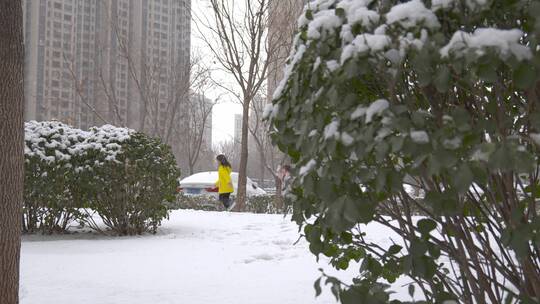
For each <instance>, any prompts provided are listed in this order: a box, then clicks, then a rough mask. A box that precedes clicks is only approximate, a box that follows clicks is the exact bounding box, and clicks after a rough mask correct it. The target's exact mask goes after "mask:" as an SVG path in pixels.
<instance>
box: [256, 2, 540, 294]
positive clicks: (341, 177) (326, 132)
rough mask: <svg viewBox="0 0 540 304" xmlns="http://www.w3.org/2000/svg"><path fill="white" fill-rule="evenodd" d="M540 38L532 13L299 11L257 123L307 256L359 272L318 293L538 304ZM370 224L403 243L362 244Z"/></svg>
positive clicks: (449, 5)
mask: <svg viewBox="0 0 540 304" xmlns="http://www.w3.org/2000/svg"><path fill="white" fill-rule="evenodd" d="M402 2H403V3H402ZM539 38H540V2H538V1H528V0H431V1H429V0H427V1H420V0H412V1H386V0H385V1H383V0H380V1H378V0H315V1H311V2H309V3H308V4H307V5H306V8H305V10H304V12H303V14H302V16H301V18H300V19H299V33H298V35H297V37H296V38H295V43H294V50H293V53H292V54H291V56H290V60H289V64H288V66H287V67H286V69H285V78H284V80H283V82H282V83H281V85H280V86H279V87H278V89H277V90H276V93H275V96H274V101H273V104H272V105H271V106H270V107H268V108H267V110H266V111H265V113H266V114H267V116H268V117H269V118H270V119H271V121H272V130H273V133H274V134H273V138H274V140H275V143H276V144H277V145H278V146H279V147H280V149H281V150H283V151H284V152H286V153H287V154H288V155H289V156H290V157H291V159H292V160H293V162H294V165H295V173H296V178H295V181H294V183H293V187H292V188H293V189H292V191H291V197H292V199H293V201H294V214H293V217H294V219H295V220H296V221H297V222H298V223H299V224H300V225H302V226H303V227H304V232H305V235H306V238H307V240H308V241H309V242H310V243H311V246H310V249H311V251H312V252H313V253H314V254H317V255H318V254H325V255H327V256H329V257H331V259H332V262H333V264H334V265H335V266H336V267H337V268H347V267H348V265H349V262H350V261H351V260H357V261H362V267H361V272H360V274H359V276H358V278H357V279H356V280H355V281H354V283H353V284H352V285H343V284H340V282H339V281H337V280H335V279H328V280H327V281H328V283H331V284H332V285H333V289H332V291H334V292H335V294H336V295H337V296H338V297H339V298H340V299H341V301H342V302H343V303H360V302H361V303H383V302H384V303H386V302H387V301H388V299H389V294H388V292H387V291H386V290H385V286H384V285H383V284H381V283H382V282H386V283H392V282H394V281H395V280H396V278H398V277H400V276H408V277H409V278H410V279H411V280H412V281H413V282H414V283H415V284H413V285H411V286H412V287H411V288H410V291H411V294H413V293H414V291H415V289H414V286H416V290H417V291H418V290H421V293H422V297H425V298H426V299H427V301H428V302H430V303H432V302H437V303H455V301H459V302H464V303H484V302H490V303H502V302H504V301H506V300H508V302H507V303H515V302H519V301H524V302H526V303H539V302H538V301H539V299H540V287H539V286H540V262H539V261H540V243H539V242H540V218H539V216H538V209H537V208H538V204H537V199H538V198H537V197H538V196H540V191H538V189H540V180H539V174H538V168H539V156H540V154H539V147H540V140H539V139H540V135H539V134H540V112H539V109H540V100H539V96H540V82H539V79H540V77H539V72H540V52H539V51H540V47H539ZM412 210H414V212H417V211H418V210H421V213H422V214H423V217H422V218H413V215H414V212H413V211H412ZM386 215H388V216H386ZM312 216H315V218H316V220H315V221H314V222H312V221H310V222H308V221H306V219H311V218H312ZM373 221H376V222H378V223H380V224H382V225H385V226H387V227H390V228H391V229H393V230H394V231H396V232H398V233H399V234H400V235H401V236H402V239H400V240H391V241H390V242H389V244H372V243H370V242H369V239H370V236H369V235H367V236H366V235H364V234H363V231H362V226H361V225H359V224H362V223H369V222H373ZM319 282H320V281H319ZM418 287H420V288H418ZM316 288H317V289H318V291H320V288H319V285H318V284H316ZM445 301H447V302H445Z"/></svg>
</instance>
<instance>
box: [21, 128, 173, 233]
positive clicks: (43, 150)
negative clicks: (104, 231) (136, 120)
mask: <svg viewBox="0 0 540 304" xmlns="http://www.w3.org/2000/svg"><path fill="white" fill-rule="evenodd" d="M25 159H26V162H25V194H24V195H25V196H24V206H23V214H24V216H23V219H24V226H23V229H24V230H25V231H27V232H33V231H36V230H37V229H40V230H42V231H46V232H52V231H55V230H65V229H66V228H67V226H68V225H69V223H70V222H72V221H74V220H78V221H81V222H84V223H86V224H88V225H89V226H90V227H92V228H93V229H96V230H101V228H100V225H99V224H98V223H96V221H95V218H94V216H93V215H94V213H96V214H97V215H99V216H100V217H101V221H102V222H103V223H104V224H105V225H106V226H107V227H109V228H110V229H111V230H113V231H114V232H115V233H116V234H119V235H125V234H136V233H139V234H140V233H142V232H145V231H150V232H155V231H156V229H157V227H158V226H159V225H160V223H161V220H162V219H163V218H166V217H167V216H168V209H167V207H166V202H171V201H174V200H175V195H176V192H175V191H176V186H177V178H178V176H179V172H178V170H177V168H176V162H175V160H174V156H173V154H172V153H171V151H170V148H169V146H167V145H164V144H162V143H161V142H160V140H159V139H154V138H150V137H148V136H146V135H144V134H142V133H138V132H135V131H133V130H130V129H126V128H117V127H114V126H110V125H106V126H102V127H99V128H92V129H91V130H90V131H82V130H79V129H75V128H72V127H70V126H67V125H65V124H62V123H60V122H55V121H53V122H35V121H31V122H27V123H25Z"/></svg>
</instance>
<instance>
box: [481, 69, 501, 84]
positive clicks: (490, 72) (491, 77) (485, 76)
mask: <svg viewBox="0 0 540 304" xmlns="http://www.w3.org/2000/svg"><path fill="white" fill-rule="evenodd" d="M477 72H478V77H480V79H482V80H483V81H485V82H487V83H494V82H496V81H497V79H498V76H497V70H496V66H495V65H493V64H484V65H480V66H478V69H477Z"/></svg>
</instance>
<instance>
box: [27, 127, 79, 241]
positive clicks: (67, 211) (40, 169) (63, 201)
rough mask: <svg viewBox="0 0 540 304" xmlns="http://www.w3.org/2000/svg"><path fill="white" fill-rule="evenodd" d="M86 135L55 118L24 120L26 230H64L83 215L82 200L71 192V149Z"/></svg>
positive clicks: (45, 231) (49, 231)
mask: <svg viewBox="0 0 540 304" xmlns="http://www.w3.org/2000/svg"><path fill="white" fill-rule="evenodd" d="M85 136H86V133H85V132H82V131H81V130H77V129H73V128H71V127H70V126H67V125H65V124H62V123H60V122H56V121H52V122H36V121H30V122H27V123H25V187H24V203H23V231H25V232H36V231H37V230H39V231H42V232H44V233H51V232H54V231H63V230H66V228H67V227H68V225H69V224H70V223H71V222H73V221H75V220H77V219H78V218H79V217H80V216H81V214H80V213H79V211H78V208H79V207H80V206H81V202H80V201H77V200H76V198H75V197H74V196H73V195H72V192H71V191H69V189H70V188H71V187H72V186H73V182H72V177H73V174H72V173H73V170H72V167H73V166H72V158H71V155H70V152H69V149H70V148H71V147H73V146H75V145H77V144H78V143H80V142H82V141H83V140H84V138H85Z"/></svg>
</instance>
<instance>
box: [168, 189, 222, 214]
mask: <svg viewBox="0 0 540 304" xmlns="http://www.w3.org/2000/svg"><path fill="white" fill-rule="evenodd" d="M170 208H171V209H192V210H205V211H217V210H223V204H222V203H221V202H220V201H218V200H217V199H216V198H215V197H212V196H206V195H184V194H182V193H180V194H179V195H177V197H176V202H175V203H174V204H171V205H170Z"/></svg>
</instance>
